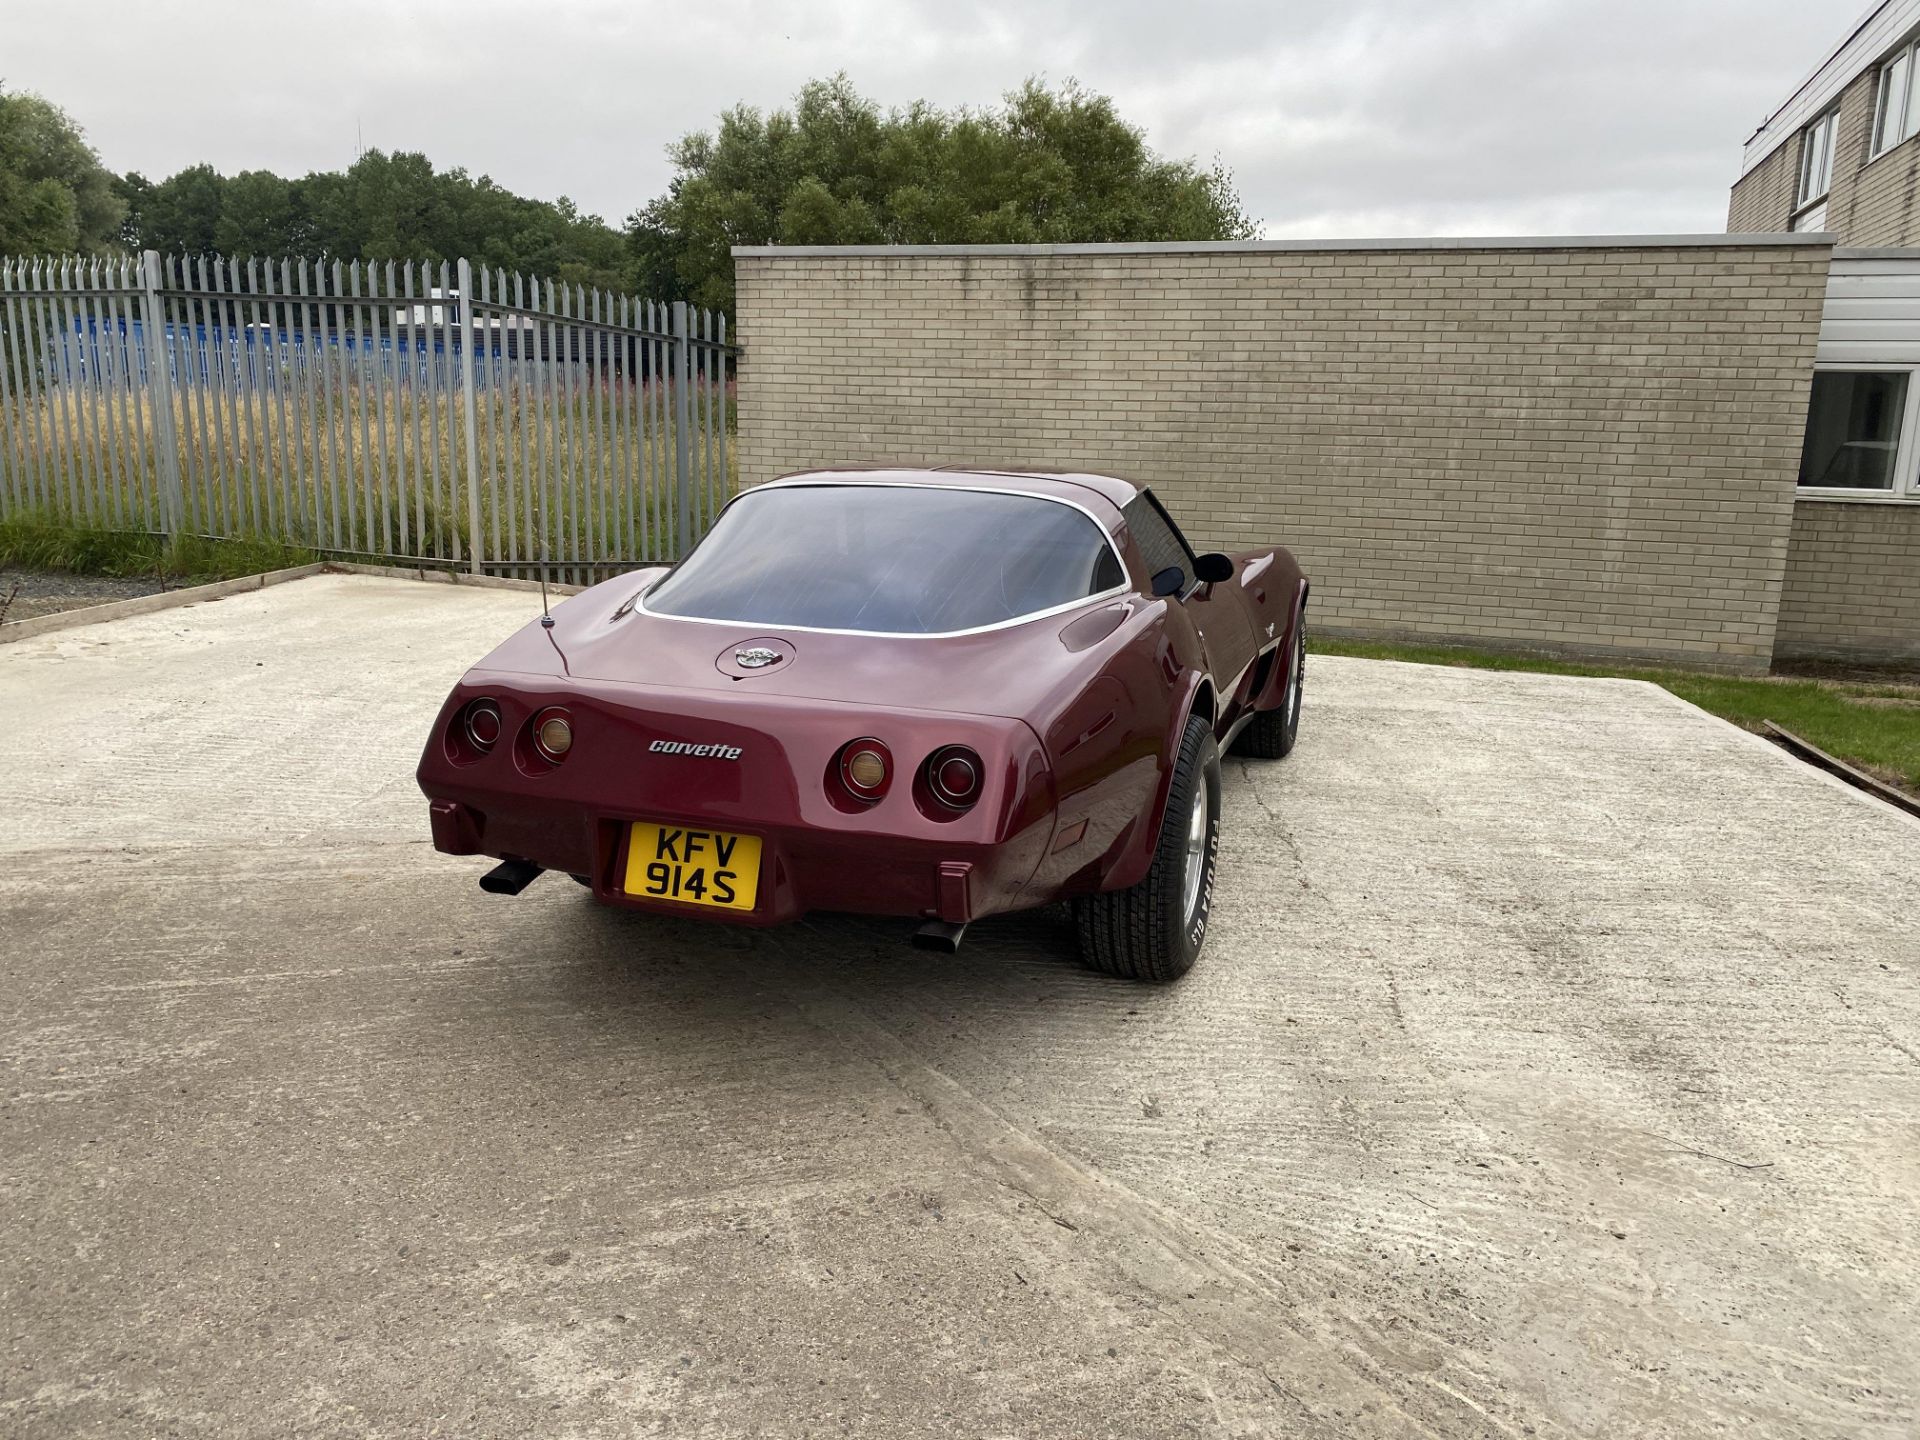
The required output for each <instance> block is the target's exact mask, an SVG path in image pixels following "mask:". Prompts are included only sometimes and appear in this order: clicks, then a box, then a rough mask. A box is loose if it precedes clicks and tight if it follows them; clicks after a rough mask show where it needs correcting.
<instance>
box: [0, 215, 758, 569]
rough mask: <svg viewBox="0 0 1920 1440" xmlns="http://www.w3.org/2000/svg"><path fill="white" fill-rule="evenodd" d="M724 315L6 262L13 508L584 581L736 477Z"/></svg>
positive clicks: (416, 283) (682, 522) (610, 298)
mask: <svg viewBox="0 0 1920 1440" xmlns="http://www.w3.org/2000/svg"><path fill="white" fill-rule="evenodd" d="M731 355H732V349H731V347H730V346H729V345H728V343H727V326H726V318H725V317H724V316H720V315H716V314H714V313H712V312H710V311H705V310H696V309H694V308H692V307H690V306H688V305H686V304H684V303H681V302H678V301H676V302H673V303H671V304H669V303H665V302H654V301H649V300H642V299H637V298H634V297H631V296H625V295H614V294H608V293H606V292H603V291H598V290H590V289H584V288H582V287H579V286H570V285H564V284H556V283H554V282H552V281H541V280H528V279H526V278H525V277H523V276H520V275H509V274H507V273H505V272H504V271H500V270H488V269H475V268H474V267H473V266H471V265H470V264H469V263H468V262H467V261H465V260H460V261H456V262H450V263H449V262H441V263H438V264H410V263H398V262H392V263H385V264H360V263H346V262H341V261H326V262H317V261H307V260H231V259H226V258H224V257H193V258H187V259H182V258H178V257H163V256H161V255H158V254H156V253H155V252H153V251H148V252H146V253H145V254H144V255H140V256H128V257H125V258H121V259H105V260H94V259H77V258H51V259H50V258H37V259H36V258H28V259H16V260H5V261H0V514H17V513H23V512H36V513H41V514H44V515H47V516H49V517H51V518H53V519H55V520H56V521H58V522H60V523H70V524H77V525H86V526H92V527H99V528H104V529H113V530H132V531H145V532H151V533H155V534H164V535H174V534H196V535H204V536H208V537H212V538H215V539H226V538H235V537H240V536H252V537H261V538H267V539H274V540H281V541H285V542H287V543H290V544H295V545H300V546H303V547H306V548H309V549H312V550H316V551H319V552H321V553H323V554H327V555H333V556H340V557H351V558H356V559H368V560H373V561H378V562H394V563H404V564H410V565H411V564H432V565H443V566H450V567H452V566H457V567H462V568H467V569H470V570H472V571H474V572H476V573H479V572H483V571H485V572H490V573H495V574H517V575H529V574H532V573H534V572H535V570H536V568H537V567H538V566H540V565H541V564H543V563H545V564H550V565H551V567H552V570H553V573H554V574H555V575H556V576H557V577H559V578H567V579H572V580H575V581H579V582H586V581H590V580H592V579H594V578H597V577H604V576H605V575H607V574H609V573H612V572H613V571H615V570H617V569H619V568H622V567H626V566H632V565H635V564H640V563H643V562H646V561H652V560H668V559H673V558H675V557H677V556H679V555H681V554H683V553H684V552H685V550H686V548H687V547H688V546H689V545H690V544H692V542H693V541H694V540H695V539H697V538H698V537H699V535H700V534H701V533H702V532H703V531H704V530H705V528H706V526H707V525H708V524H709V523H710V521H711V520H712V517H713V515H714V513H715V512H716V511H717V509H718V508H719V506H720V505H721V504H723V503H724V502H725V500H726V498H727V497H728V496H729V495H731V494H732V493H733V490H734V488H735V478H734V471H735V460H734V451H733V445H732V440H731V434H732V423H733V388H732V384H731V380H730V365H731Z"/></svg>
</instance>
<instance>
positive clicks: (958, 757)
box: [927, 745, 980, 810]
mask: <svg viewBox="0 0 1920 1440" xmlns="http://www.w3.org/2000/svg"><path fill="white" fill-rule="evenodd" d="M927 788H928V789H929V790H931V791H932V792H933V798H934V799H936V800H938V801H939V802H940V803H941V804H942V805H946V806H949V807H951V808H952V809H955V810H964V809H966V808H967V806H969V805H971V804H973V802H974V801H976V800H978V799H979V798H980V757H979V756H978V755H975V754H974V753H973V752H972V751H971V750H968V749H967V748H965V747H964V746H961V745H950V746H948V747H947V748H946V749H945V750H936V751H934V752H933V754H932V755H930V756H928V757H927Z"/></svg>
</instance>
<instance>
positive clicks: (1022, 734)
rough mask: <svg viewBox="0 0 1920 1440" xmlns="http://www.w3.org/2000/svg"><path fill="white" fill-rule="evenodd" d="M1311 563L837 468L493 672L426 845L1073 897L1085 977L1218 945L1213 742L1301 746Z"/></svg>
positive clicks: (1085, 504)
mask: <svg viewBox="0 0 1920 1440" xmlns="http://www.w3.org/2000/svg"><path fill="white" fill-rule="evenodd" d="M1306 603H1307V582H1306V580H1305V578H1304V577H1303V576H1302V575H1301V573H1300V567H1299V566H1298V565H1297V564H1295V563H1294V559H1293V556H1292V555H1290V554H1288V553H1287V552H1286V551H1285V550H1282V549H1267V550H1254V551H1250V552H1248V553H1246V554H1241V555H1232V556H1229V555H1222V554H1204V555H1196V554H1195V553H1194V551H1193V549H1192V548H1191V547H1190V546H1189V545H1188V544H1187V542H1186V540H1185V539H1184V538H1183V537H1182V536H1181V534H1180V531H1179V528H1178V527H1177V526H1175V525H1174V523H1173V521H1172V520H1171V519H1170V518H1169V517H1168V515H1167V512H1166V511H1165V509H1163V508H1162V507H1161V505H1160V503H1159V501H1157V500H1156V499H1155V498H1154V497H1153V495H1152V493H1151V492H1150V491H1147V490H1144V489H1139V488H1136V487H1135V486H1133V485H1131V484H1129V483H1127V482H1126V481H1124V480H1117V479H1113V478H1111V477H1109V476H1104V475H1078V474H1036V473H1027V472H1020V473H1011V472H998V471H956V470H827V471H818V472H812V473H807V474H801V475H791V476H787V477H785V478H783V479H781V480H778V481H775V482H773V483H771V484H768V485H762V486H760V487H758V488H756V489H752V490H747V491H744V492H742V493H741V494H740V495H738V496H737V497H735V499H734V500H733V501H732V503H730V504H729V505H728V506H727V507H726V509H725V510H724V511H722V512H721V514H720V516H719V518H718V520H717V521H716V522H715V524H714V526H713V529H712V530H711V531H710V532H709V533H708V535H707V536H706V538H705V539H704V540H702V541H701V542H700V543H699V545H697V546H696V547H695V548H694V549H693V551H692V552H691V553H690V554H688V555H687V557H686V558H685V559H684V560H682V561H681V562H680V563H679V564H678V565H677V566H674V567H673V568H672V569H657V570H645V571H640V572H638V573H634V574H627V575H622V576H620V577H619V578H618V579H614V580H609V581H607V582H605V583H604V584H601V585H597V586H595V587H594V588H592V589H590V590H588V591H586V592H584V593H583V594H580V595H576V596H574V597H573V598H571V599H569V600H567V601H566V602H565V603H564V604H562V605H559V606H558V607H556V608H555V609H554V610H553V612H552V613H551V615H549V616H543V617H542V618H541V619H540V620H539V621H538V622H536V623H532V624H529V625H528V626H527V627H526V628H525V629H523V630H521V631H520V632H519V633H518V634H516V635H514V636H512V637H511V638H510V639H508V640H507V641H506V643H505V644H503V645H501V646H500V648H499V649H497V650H495V651H494V652H493V653H492V654H491V655H489V656H487V658H486V659H484V660H482V661H481V662H480V663H479V664H478V665H476V666H475V667H474V668H473V669H472V670H470V671H468V672H467V674H466V676H465V677H464V678H463V679H462V680H461V681H460V683H459V685H457V686H456V687H455V688H454V691H453V693H452V695H450V696H448V697H447V702H446V704H445V705H444V706H442V707H441V710H440V716H439V718H438V719H437V720H436V721H435V722H434V726H433V733H432V735H431V736H430V737H429V739H428V741H427V748H426V754H425V755H424V756H423V757H422V758H421V761H420V772H419V777H420V788H421V789H422V790H423V791H425V792H426V796H427V799H428V800H429V801H430V802H431V810H432V818H433V842H434V845H435V847H436V848H438V849H440V850H443V851H446V852H447V853H448V854H452V855H490V856H494V857H496V858H498V859H499V860H500V861H501V862H502V863H501V864H500V865H498V866H497V867H496V868H495V869H493V870H492V871H490V872H489V873H488V874H487V876H486V877H485V878H484V879H483V880H482V881H481V884H482V886H483V887H485V888H486V889H488V890H491V891H496V892H502V893H507V894H517V893H519V891H520V890H522V889H524V888H525V887H526V886H527V884H528V883H529V882H531V881H532V880H533V879H534V878H535V877H536V876H538V875H539V874H540V873H541V871H543V870H559V871H563V872H565V873H567V874H570V875H572V876H573V878H574V879H576V880H578V881H580V883H581V884H583V885H587V886H589V887H591V888H592V890H593V893H594V896H595V898H596V899H599V900H601V901H604V902H605V903H607V904H611V905H630V906H636V907H638V908H641V909H645V910H659V911H670V912H673V913H675V914H682V915H692V916H699V917H702V918H705V919H711V920H723V921H733V922H736V923H741V924H749V925H766V924H772V923H775V922H777V921H783V920H791V919H794V918H796V917H797V916H799V915H801V914H802V913H804V912H805V911H808V910H814V909H819V910H842V911H855V912H860V913H865V914H872V915H899V916H906V917H911V918H914V919H917V920H920V921H922V922H924V923H923V924H922V925H921V927H920V929H919V931H918V933H917V935H916V937H915V938H916V940H917V941H918V942H920V943H922V944H927V945H932V946H935V947H937V948H944V949H953V948H955V947H957V946H958V944H959V942H960V936H961V932H962V931H963V930H964V929H965V928H966V926H967V923H968V922H969V921H972V920H977V919H979V918H981V917H982V916H986V915H994V914H998V913H1001V912H1003V911H1009V910H1021V909H1027V908H1030V907H1033V906H1038V905H1044V904H1047V903H1049V902H1051V901H1059V900H1064V901H1070V902H1071V903H1072V906H1073V909H1074V912H1075V915H1076V917H1077V923H1078V929H1079V935H1080V942H1081V948H1082V951H1083V953H1084V955H1085V958H1086V959H1087V961H1088V963H1090V964H1092V965H1094V966H1096V967H1097V968H1099V969H1102V970H1106V971H1109V972H1111V973H1114V974H1117V975H1125V976H1130V977H1133V978H1136V979H1142V980H1171V979H1174V978H1175V977H1177V976H1179V975H1182V974H1184V973H1185V972H1186V971H1187V969H1188V968H1189V967H1191V966H1192V964H1193V962H1194V960H1195V958H1196V957H1197V956H1198V955H1199V953H1200V947H1201V945H1202V943H1203V942H1204V941H1205V939H1206V933H1207V917H1208V912H1209V910H1210V908H1211V905H1212V898H1213V877H1214V862H1215V851H1216V849H1217V846H1218V840H1219V830H1220V753H1221V751H1222V750H1224V749H1226V748H1228V747H1230V746H1231V747H1234V748H1236V749H1237V750H1238V751H1239V752H1240V753H1242V754H1247V755H1253V756H1261V757H1270V758H1277V757H1279V756H1282V755H1285V754H1286V753H1287V752H1288V751H1290V750H1291V749H1292V748H1293V743H1294V737H1295V735H1296V734H1297V732H1298V729H1299V724H1300V695H1301V686H1302V680H1303V678H1304V676H1303V671H1304V669H1305V662H1306V643H1305V637H1304V621H1305V611H1306Z"/></svg>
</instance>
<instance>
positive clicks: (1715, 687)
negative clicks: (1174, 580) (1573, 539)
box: [1310, 638, 1920, 796]
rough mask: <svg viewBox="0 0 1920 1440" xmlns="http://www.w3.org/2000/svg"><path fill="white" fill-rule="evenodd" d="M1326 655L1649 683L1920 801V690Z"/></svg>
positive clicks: (1432, 654) (1564, 664) (1335, 649)
mask: <svg viewBox="0 0 1920 1440" xmlns="http://www.w3.org/2000/svg"><path fill="white" fill-rule="evenodd" d="M1310 643H1311V648H1312V649H1313V651H1314V652H1315V653H1316V654H1321V655H1355V656H1359V657H1360V658H1362V659H1367V660H1405V661H1410V662H1412V663H1414V664H1416V665H1457V666H1463V667H1466V668H1469V669H1474V670H1530V671H1536V672H1539V673H1542V674H1547V675H1597V676H1614V677H1619V678H1624V679H1628V680H1650V681H1652V682H1653V683H1654V684H1655V685H1658V686H1661V687H1662V688H1663V689H1666V690H1671V691H1672V692H1673V693H1674V694H1675V695H1678V696H1679V697H1680V698H1681V699H1682V700H1687V701H1690V702H1692V703H1693V704H1695V705H1698V706H1699V707H1700V708H1701V709H1702V710H1706V711H1710V712H1711V713H1713V714H1715V715H1718V716H1719V717H1720V718H1721V719H1722V720H1729V721H1731V722H1732V723H1734V724H1735V725H1738V726H1739V727H1740V728H1741V729H1743V730H1752V731H1755V732H1758V731H1759V729H1760V725H1761V722H1762V721H1765V720H1771V721H1772V722H1773V723H1774V724H1776V725H1779V726H1781V727H1782V728H1784V729H1787V730H1791V731H1793V733H1794V734H1796V735H1798V736H1800V737H1801V738H1802V739H1804V740H1807V741H1810V742H1812V743H1813V744H1815V745H1817V746H1819V747H1820V748H1821V749H1822V750H1825V751H1826V752H1827V753H1828V754H1829V755H1833V756H1837V757H1838V758H1839V759H1842V760H1845V761H1846V762H1847V763H1848V764H1850V765H1853V766H1856V767H1858V768H1859V769H1861V770H1864V771H1866V772H1867V773H1868V774H1869V775H1872V776H1874V777H1875V778H1876V779H1879V780H1884V781H1885V782H1886V783H1887V784H1889V785H1895V786H1898V787H1899V788H1900V789H1902V790H1904V791H1906V792H1907V793H1908V794H1911V795H1916V796H1920V684H1902V683H1897V682H1891V681H1889V682H1867V681H1851V680H1819V679H1807V678H1802V677H1798V676H1754V677H1751V678H1748V677H1745V676H1732V675H1716V674H1709V673H1705V672H1702V671H1698V670H1677V669H1669V668H1666V667H1664V666H1653V665H1605V664H1600V663H1596V662H1588V661H1579V660H1559V659H1555V658H1554V657H1552V656H1550V655H1500V654H1494V653H1491V652H1488V651H1482V650H1467V649H1457V648H1455V647H1453V646H1451V645H1396V644H1389V643H1384V642H1375V641H1371V640H1333V639H1324V638H1323V639H1319V640H1312V641H1311V642H1310Z"/></svg>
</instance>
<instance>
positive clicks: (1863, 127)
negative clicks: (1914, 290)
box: [1727, 67, 1920, 246]
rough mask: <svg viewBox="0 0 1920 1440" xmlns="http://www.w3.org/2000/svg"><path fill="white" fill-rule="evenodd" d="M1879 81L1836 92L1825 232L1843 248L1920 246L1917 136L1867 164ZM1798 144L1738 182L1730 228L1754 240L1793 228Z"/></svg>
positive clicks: (1795, 139) (1872, 73) (1874, 72)
mask: <svg viewBox="0 0 1920 1440" xmlns="http://www.w3.org/2000/svg"><path fill="white" fill-rule="evenodd" d="M1879 75H1880V72H1879V70H1878V68H1877V67H1875V68H1872V69H1869V70H1867V71H1865V72H1864V73H1863V74H1861V75H1860V76H1859V78H1858V79H1856V80H1854V81H1853V82H1852V83H1851V84H1849V85H1848V86H1847V88H1846V89H1845V90H1843V91H1841V92H1840V123H1839V126H1838V128H1837V129H1836V130H1835V131H1834V142H1833V181H1832V187H1831V189H1829V190H1828V192H1827V220H1826V228H1827V230H1828V231H1830V232H1831V233H1833V234H1834V235H1836V236H1838V237H1839V243H1840V244H1842V245H1858V246H1880V245H1920V136H1915V137H1914V138H1913V139H1911V140H1907V141H1905V142H1904V143H1902V144H1899V145H1896V146H1894V147H1893V149H1891V150H1889V151H1887V152H1886V154H1884V155H1881V156H1879V157H1878V158H1877V159H1874V160H1871V161H1869V160H1868V159H1867V151H1868V147H1869V144H1870V141H1871V137H1872V130H1873V108H1874V103H1875V99H1876V96H1877V95H1878V92H1879ZM1800 145H1801V137H1800V135H1799V134H1794V135H1791V136H1789V137H1787V139H1786V140H1785V141H1783V142H1782V143H1781V144H1780V145H1779V146H1778V147H1777V148H1776V149H1775V150H1774V151H1773V153H1772V154H1770V155H1768V156H1767V158H1766V159H1765V160H1762V161H1761V162H1760V163H1759V164H1758V165H1756V166H1755V167H1754V168H1753V169H1752V170H1750V171H1748V172H1747V173H1746V174H1745V175H1743V176H1741V177H1740V180H1739V182H1738V183H1737V184H1735V185H1734V187H1733V194H1732V197H1731V198H1730V200H1729V201H1728V205H1727V229H1728V230H1730V231H1734V232H1736V233H1741V234H1755V233H1760V232H1765V231H1773V230H1785V229H1787V228H1788V227H1789V226H1790V225H1791V224H1792V223H1793V208H1794V204H1793V202H1794V200H1795V199H1796V198H1797V193H1796V192H1797V188H1798V186H1799V182H1800Z"/></svg>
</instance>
